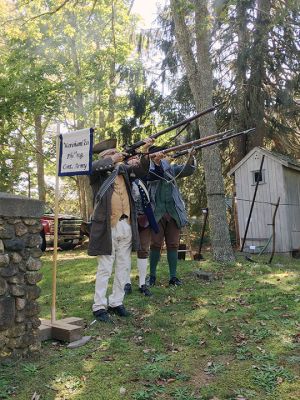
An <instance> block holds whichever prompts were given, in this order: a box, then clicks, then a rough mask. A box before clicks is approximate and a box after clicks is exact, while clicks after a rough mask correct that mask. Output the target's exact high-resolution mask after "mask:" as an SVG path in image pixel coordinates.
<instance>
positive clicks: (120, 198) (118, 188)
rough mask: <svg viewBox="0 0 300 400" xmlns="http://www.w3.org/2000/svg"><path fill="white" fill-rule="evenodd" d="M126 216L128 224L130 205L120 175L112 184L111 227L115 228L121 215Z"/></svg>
mask: <svg viewBox="0 0 300 400" xmlns="http://www.w3.org/2000/svg"><path fill="white" fill-rule="evenodd" d="M123 214H125V215H128V220H127V221H128V222H129V223H130V204H129V198H128V193H127V189H126V184H125V180H124V178H123V176H122V175H118V176H117V177H116V179H115V182H114V191H113V194H112V197H111V226H112V227H113V226H115V225H116V224H117V222H118V221H119V219H120V217H121V215H123Z"/></svg>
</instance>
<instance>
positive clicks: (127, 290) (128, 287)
mask: <svg viewBox="0 0 300 400" xmlns="http://www.w3.org/2000/svg"><path fill="white" fill-rule="evenodd" d="M124 292H125V294H131V293H132V287H131V283H126V285H125V286H124Z"/></svg>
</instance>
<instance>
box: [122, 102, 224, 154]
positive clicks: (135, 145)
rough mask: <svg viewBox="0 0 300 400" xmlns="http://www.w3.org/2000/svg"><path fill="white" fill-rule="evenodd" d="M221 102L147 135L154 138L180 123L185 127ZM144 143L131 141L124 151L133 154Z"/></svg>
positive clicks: (217, 106)
mask: <svg viewBox="0 0 300 400" xmlns="http://www.w3.org/2000/svg"><path fill="white" fill-rule="evenodd" d="M223 104H224V102H223V103H219V104H217V105H215V106H213V107H210V108H207V109H206V110H203V111H201V112H199V113H198V114H195V115H193V116H192V117H190V118H187V119H185V120H184V121H181V122H177V123H176V124H174V125H172V126H170V127H168V128H165V129H163V130H161V131H159V132H156V133H154V134H153V135H151V136H149V138H151V139H156V138H158V137H159V136H161V135H164V134H165V133H168V132H171V131H173V130H174V129H177V128H179V127H180V126H182V125H185V128H186V127H187V126H188V125H189V124H190V123H191V122H192V121H194V120H195V119H197V118H200V117H202V116H203V115H206V114H209V113H211V112H212V111H215V110H216V109H217V108H219V107H220V106H221V105H223ZM144 144H145V142H144V141H143V140H139V141H138V142H135V143H133V144H131V145H129V146H125V147H124V152H125V153H127V154H130V155H134V153H135V150H136V149H137V148H139V147H141V146H143V145H144Z"/></svg>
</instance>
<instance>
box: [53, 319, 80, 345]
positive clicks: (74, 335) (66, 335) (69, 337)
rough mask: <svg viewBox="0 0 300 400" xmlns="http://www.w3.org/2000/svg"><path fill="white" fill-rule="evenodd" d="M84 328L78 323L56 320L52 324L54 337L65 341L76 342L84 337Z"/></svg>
mask: <svg viewBox="0 0 300 400" xmlns="http://www.w3.org/2000/svg"><path fill="white" fill-rule="evenodd" d="M82 331H83V328H82V327H81V326H77V325H71V324H65V323H63V322H59V321H56V322H54V323H53V324H52V338H53V339H57V340H61V341H63V342H69V343H70V342H75V340H79V339H81V337H82Z"/></svg>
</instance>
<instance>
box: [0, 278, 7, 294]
mask: <svg viewBox="0 0 300 400" xmlns="http://www.w3.org/2000/svg"><path fill="white" fill-rule="evenodd" d="M7 292H8V285H7V283H6V280H5V279H3V278H1V277H0V296H3V295H4V294H6V293H7Z"/></svg>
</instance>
